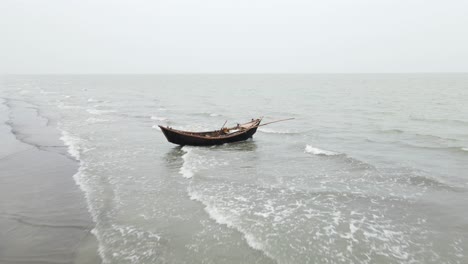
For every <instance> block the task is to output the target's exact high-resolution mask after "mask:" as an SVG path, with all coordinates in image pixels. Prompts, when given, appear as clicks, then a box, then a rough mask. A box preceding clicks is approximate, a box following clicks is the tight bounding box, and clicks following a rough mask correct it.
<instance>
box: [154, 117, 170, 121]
mask: <svg viewBox="0 0 468 264" xmlns="http://www.w3.org/2000/svg"><path fill="white" fill-rule="evenodd" d="M150 119H151V120H156V121H167V119H168V118H167V117H159V116H151V117H150Z"/></svg>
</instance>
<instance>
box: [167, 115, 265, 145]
mask: <svg viewBox="0 0 468 264" xmlns="http://www.w3.org/2000/svg"><path fill="white" fill-rule="evenodd" d="M258 124H260V121H258V122H257V123H256V124H255V125H254V126H252V127H251V128H248V129H246V130H245V131H242V132H240V133H234V134H232V135H226V136H220V137H204V136H197V135H193V134H188V133H189V132H184V131H180V130H176V129H171V128H168V127H163V126H159V127H160V128H161V131H162V132H163V133H164V136H165V137H166V138H167V140H168V141H169V142H171V143H174V144H177V145H181V146H185V145H189V146H213V145H222V144H226V143H233V142H238V141H244V140H247V139H249V138H251V137H253V135H254V134H255V132H257V128H258Z"/></svg>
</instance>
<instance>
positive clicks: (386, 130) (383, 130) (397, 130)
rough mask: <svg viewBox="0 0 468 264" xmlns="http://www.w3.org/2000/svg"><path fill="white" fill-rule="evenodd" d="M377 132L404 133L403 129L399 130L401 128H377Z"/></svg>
mask: <svg viewBox="0 0 468 264" xmlns="http://www.w3.org/2000/svg"><path fill="white" fill-rule="evenodd" d="M379 132H381V133H384V134H403V133H405V131H403V130H401V129H396V128H394V129H381V130H379Z"/></svg>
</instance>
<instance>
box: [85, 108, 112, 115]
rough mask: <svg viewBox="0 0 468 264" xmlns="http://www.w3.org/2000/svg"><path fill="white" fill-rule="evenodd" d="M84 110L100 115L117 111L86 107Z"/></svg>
mask: <svg viewBox="0 0 468 264" xmlns="http://www.w3.org/2000/svg"><path fill="white" fill-rule="evenodd" d="M86 111H87V112H88V113H90V114H92V115H102V114H108V113H115V112H117V111H116V110H98V109H86Z"/></svg>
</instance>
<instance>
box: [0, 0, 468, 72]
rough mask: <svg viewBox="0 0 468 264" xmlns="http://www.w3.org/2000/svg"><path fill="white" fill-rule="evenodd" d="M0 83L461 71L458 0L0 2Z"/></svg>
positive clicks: (465, 31)
mask: <svg viewBox="0 0 468 264" xmlns="http://www.w3.org/2000/svg"><path fill="white" fill-rule="evenodd" d="M0 47H1V49H0V73H335V72H337V73H361V72H364V73H366V72H468V1H467V0H459V1H458V0H447V1H442V0H322V1H314V0H303V1H300V0H128V1H122V0H76V1H75V0H42V1H41V0H29V1H27V0H0Z"/></svg>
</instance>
